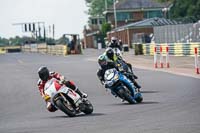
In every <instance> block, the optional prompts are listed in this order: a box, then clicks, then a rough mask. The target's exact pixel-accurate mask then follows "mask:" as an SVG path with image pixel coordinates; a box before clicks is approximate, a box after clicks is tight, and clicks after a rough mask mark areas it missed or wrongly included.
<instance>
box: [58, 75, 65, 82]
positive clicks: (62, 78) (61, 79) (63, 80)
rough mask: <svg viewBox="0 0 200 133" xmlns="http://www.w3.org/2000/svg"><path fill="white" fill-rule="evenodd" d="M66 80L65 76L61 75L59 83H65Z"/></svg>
mask: <svg viewBox="0 0 200 133" xmlns="http://www.w3.org/2000/svg"><path fill="white" fill-rule="evenodd" d="M65 82H66V80H65V77H64V76H61V77H60V81H59V83H60V84H65Z"/></svg>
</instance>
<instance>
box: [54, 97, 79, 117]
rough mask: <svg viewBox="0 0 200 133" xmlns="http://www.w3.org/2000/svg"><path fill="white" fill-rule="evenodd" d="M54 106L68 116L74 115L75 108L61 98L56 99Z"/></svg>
mask: <svg viewBox="0 0 200 133" xmlns="http://www.w3.org/2000/svg"><path fill="white" fill-rule="evenodd" d="M56 106H57V107H58V108H59V109H60V110H61V111H63V112H64V113H65V114H67V115H68V116H69V117H74V116H76V110H75V109H74V108H73V107H69V104H68V103H66V102H65V101H63V100H61V99H59V100H57V101H56Z"/></svg>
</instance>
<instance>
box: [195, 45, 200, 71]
mask: <svg viewBox="0 0 200 133" xmlns="http://www.w3.org/2000/svg"><path fill="white" fill-rule="evenodd" d="M194 53H195V70H196V74H199V61H198V48H194Z"/></svg>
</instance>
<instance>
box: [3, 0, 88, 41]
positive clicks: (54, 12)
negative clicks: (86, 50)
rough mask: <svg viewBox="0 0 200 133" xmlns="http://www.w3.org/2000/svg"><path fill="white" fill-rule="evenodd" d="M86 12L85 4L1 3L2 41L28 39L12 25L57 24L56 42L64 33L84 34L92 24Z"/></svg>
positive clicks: (67, 0)
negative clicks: (88, 23) (39, 22)
mask: <svg viewBox="0 0 200 133" xmlns="http://www.w3.org/2000/svg"><path fill="white" fill-rule="evenodd" d="M85 11H87V7H86V4H85V0H0V37H6V38H9V37H14V36H16V35H19V36H22V35H27V33H22V28H21V27H20V26H13V25H12V24H13V23H23V22H36V21H44V22H45V25H46V26H49V25H52V24H55V37H56V38H58V37H60V36H62V34H64V33H78V34H82V30H83V27H84V25H86V24H87V20H88V15H87V14H86V13H85ZM81 36H82V35H81Z"/></svg>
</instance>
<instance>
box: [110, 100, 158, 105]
mask: <svg viewBox="0 0 200 133" xmlns="http://www.w3.org/2000/svg"><path fill="white" fill-rule="evenodd" d="M158 103H159V102H154V101H144V102H141V103H136V104H130V103H127V102H124V103H115V104H110V105H111V106H112V105H114V106H122V105H129V106H132V105H136V106H137V105H140V104H158Z"/></svg>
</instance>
